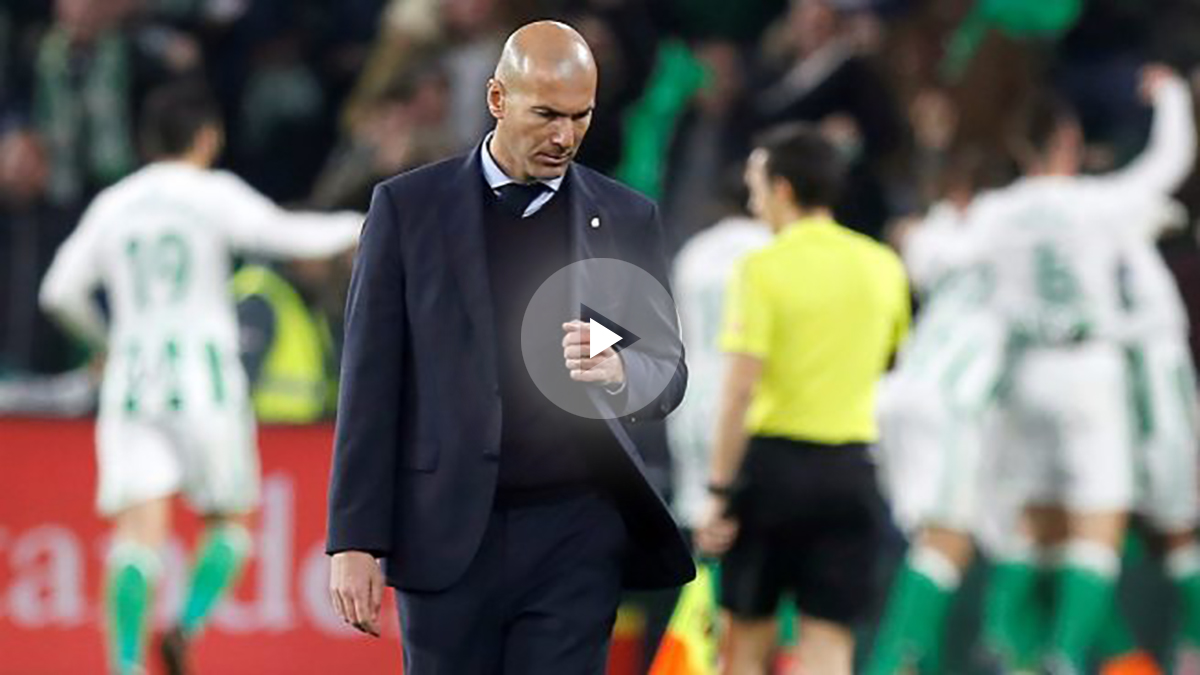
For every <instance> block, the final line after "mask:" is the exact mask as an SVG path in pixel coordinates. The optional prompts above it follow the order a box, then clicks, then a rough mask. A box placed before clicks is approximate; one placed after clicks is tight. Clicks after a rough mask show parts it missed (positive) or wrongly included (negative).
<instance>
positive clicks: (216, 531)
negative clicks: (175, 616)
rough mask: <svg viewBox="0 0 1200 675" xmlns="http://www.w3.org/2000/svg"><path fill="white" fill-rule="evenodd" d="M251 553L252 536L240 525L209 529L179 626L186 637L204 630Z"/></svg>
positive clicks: (194, 571)
mask: <svg viewBox="0 0 1200 675" xmlns="http://www.w3.org/2000/svg"><path fill="white" fill-rule="evenodd" d="M249 553H250V533H249V532H247V531H246V528H244V527H242V526H241V525H233V524H225V525H217V526H214V527H210V528H209V529H208V532H207V533H206V535H205V537H204V543H203V544H202V545H201V547H200V551H199V553H198V554H197V556H196V564H195V566H194V567H193V568H192V581H191V585H190V586H189V587H188V594H187V600H186V601H185V602H184V605H183V615H182V617H181V618H180V620H179V627H180V629H182V630H183V633H184V635H189V636H191V635H195V634H196V633H197V632H199V630H200V629H201V628H203V627H204V623H205V621H206V620H207V619H208V617H209V615H210V614H212V611H213V608H215V607H216V606H217V601H218V600H220V599H221V596H222V595H224V593H225V591H227V590H229V589H230V588H231V587H232V586H233V584H234V582H235V581H237V578H238V574H239V573H240V572H241V570H242V563H243V562H244V561H245V560H246V556H247V555H248V554H249Z"/></svg>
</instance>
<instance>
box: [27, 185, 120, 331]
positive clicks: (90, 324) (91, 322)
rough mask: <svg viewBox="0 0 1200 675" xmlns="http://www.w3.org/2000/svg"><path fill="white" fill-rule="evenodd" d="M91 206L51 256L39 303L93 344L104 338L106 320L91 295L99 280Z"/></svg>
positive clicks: (43, 308)
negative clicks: (52, 256) (51, 259)
mask: <svg viewBox="0 0 1200 675" xmlns="http://www.w3.org/2000/svg"><path fill="white" fill-rule="evenodd" d="M96 210H97V209H96V206H94V205H93V206H92V207H91V208H89V209H88V211H87V212H86V213H85V214H84V217H83V220H82V221H81V222H80V224H79V226H78V227H77V228H75V231H74V232H73V233H72V234H71V236H70V237H68V238H67V240H66V241H65V242H63V244H62V246H61V247H59V249H58V252H57V253H56V254H55V255H54V262H53V263H51V265H50V269H49V270H48V271H47V272H46V276H45V277H44V278H43V279H42V286H41V290H40V292H39V293H38V304H39V305H41V307H42V310H43V311H45V312H46V313H47V314H49V315H50V316H52V317H53V318H54V319H55V320H56V321H58V322H59V323H61V324H62V325H63V326H65V327H66V328H67V329H69V330H70V331H71V332H73V333H75V334H77V335H79V336H80V337H82V338H84V339H86V340H87V341H88V342H90V343H92V344H93V345H96V346H102V345H104V344H105V342H106V341H107V331H106V329H105V321H104V317H103V315H102V314H101V313H100V308H99V307H98V306H97V305H96V302H95V301H94V300H93V298H92V293H93V291H95V289H96V286H97V284H99V282H100V265H99V263H98V261H97V260H96V237H95V231H96V227H95V218H96V216H95V214H96Z"/></svg>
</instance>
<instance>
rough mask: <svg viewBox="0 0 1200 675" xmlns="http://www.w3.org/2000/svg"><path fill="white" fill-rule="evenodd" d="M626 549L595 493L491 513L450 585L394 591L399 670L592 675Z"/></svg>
mask: <svg viewBox="0 0 1200 675" xmlns="http://www.w3.org/2000/svg"><path fill="white" fill-rule="evenodd" d="M626 545H627V533H626V529H625V524H624V521H623V520H622V517H621V514H620V513H619V512H618V511H617V509H616V507H615V506H614V505H613V504H612V503H611V502H610V501H608V500H607V499H604V498H602V497H600V496H598V495H594V494H587V495H579V496H572V497H567V498H564V499H562V500H560V501H555V502H552V503H543V504H535V505H510V506H498V507H496V508H495V509H494V510H493V512H492V515H491V519H490V521H489V522H488V526H487V531H486V532H485V534H484V537H483V543H482V544H481V546H480V548H479V552H478V553H477V554H476V557H475V559H474V560H473V561H472V562H471V565H470V567H469V568H468V569H467V572H466V574H465V575H464V576H463V578H462V579H460V580H459V581H458V583H456V584H455V585H454V586H452V587H450V588H449V589H447V590H444V591H438V592H432V593H431V592H413V591H397V593H396V600H397V605H398V606H399V609H400V626H401V632H402V636H403V648H404V672H405V673H406V675H501V674H503V675H577V674H578V675H593V674H594V675H601V674H602V673H603V672H604V669H605V664H606V660H607V656H608V645H609V637H610V635H611V633H612V627H613V622H614V621H615V619H616V612H617V604H618V602H619V600H620V595H621V568H622V565H621V562H622V558H623V556H624V553H625V548H626Z"/></svg>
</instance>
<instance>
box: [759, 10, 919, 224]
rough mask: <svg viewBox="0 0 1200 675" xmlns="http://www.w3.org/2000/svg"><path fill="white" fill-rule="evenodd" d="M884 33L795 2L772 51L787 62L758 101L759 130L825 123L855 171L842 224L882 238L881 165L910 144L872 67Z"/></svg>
mask: <svg viewBox="0 0 1200 675" xmlns="http://www.w3.org/2000/svg"><path fill="white" fill-rule="evenodd" d="M846 4H847V5H853V3H846ZM881 33H882V28H881V27H880V26H879V25H878V20H877V18H875V17H874V16H873V15H871V14H870V13H869V12H865V11H863V12H858V11H849V9H843V8H841V7H840V6H839V4H838V3H836V2H834V0H794V1H793V3H792V8H791V11H790V12H789V13H788V15H787V16H786V17H785V19H784V21H783V23H782V24H781V25H780V27H779V29H778V31H777V33H776V35H775V36H774V43H773V44H772V43H771V42H770V41H769V42H768V44H767V48H768V50H769V51H770V50H771V48H772V47H774V51H775V52H777V53H779V55H780V56H781V57H782V62H781V63H779V64H777V65H775V66H774V67H772V65H771V64H767V67H768V69H769V70H774V71H775V72H774V74H773V75H772V76H769V77H768V78H767V81H768V82H769V84H768V85H766V86H765V87H764V88H762V89H757V91H760V92H761V93H759V94H758V95H757V96H756V97H755V99H754V101H753V105H754V111H755V113H756V116H757V125H758V126H759V127H760V128H762V127H767V126H772V125H775V124H778V123H780V122H785V121H793V120H803V121H809V122H824V123H826V131H832V132H834V140H835V141H836V142H837V145H838V147H839V150H840V151H841V152H842V153H843V155H844V158H845V159H846V160H848V161H849V163H850V175H849V178H848V183H847V189H846V192H845V194H844V195H843V198H842V200H841V202H840V203H839V204H838V208H837V209H836V213H837V217H838V219H839V221H840V222H844V223H845V224H846V225H847V226H850V227H852V228H854V229H857V230H860V231H863V232H866V233H869V234H872V235H876V236H878V235H879V233H880V232H881V231H882V228H883V224H884V222H885V221H886V220H887V217H888V211H889V204H888V201H887V189H886V186H884V185H883V184H882V181H883V174H884V168H883V162H884V161H885V160H886V159H887V158H888V156H889V155H891V154H892V153H893V152H895V151H896V150H898V149H899V148H900V147H901V145H902V143H903V142H904V137H905V130H904V125H903V121H902V118H901V116H900V114H899V112H898V109H897V104H896V100H895V97H894V96H893V94H892V93H891V91H890V88H889V85H888V83H887V82H886V81H885V80H884V78H883V77H882V76H881V75H880V74H879V72H878V71H877V70H876V66H875V64H874V63H873V62H872V61H871V59H870V55H871V53H872V52H873V51H874V50H875V49H876V48H877V47H878V46H879V45H878V43H879V41H880V40H881Z"/></svg>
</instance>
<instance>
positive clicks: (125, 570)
mask: <svg viewBox="0 0 1200 675" xmlns="http://www.w3.org/2000/svg"><path fill="white" fill-rule="evenodd" d="M159 566H160V563H159V561H158V555H157V554H156V553H155V552H154V550H153V549H151V548H149V547H147V546H143V545H141V544H137V543H133V542H121V541H118V542H116V543H114V544H113V547H112V551H111V552H110V553H109V557H108V588H107V594H106V597H105V604H106V605H107V606H108V630H109V640H110V642H109V651H110V657H111V659H112V663H113V667H114V669H115V670H116V672H117V673H120V675H128V674H129V673H134V672H137V671H138V669H139V668H140V667H141V666H142V658H143V652H144V651H145V647H146V617H147V616H148V615H149V613H150V599H151V595H152V591H153V587H154V581H155V579H156V578H157V577H158V571H159Z"/></svg>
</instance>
